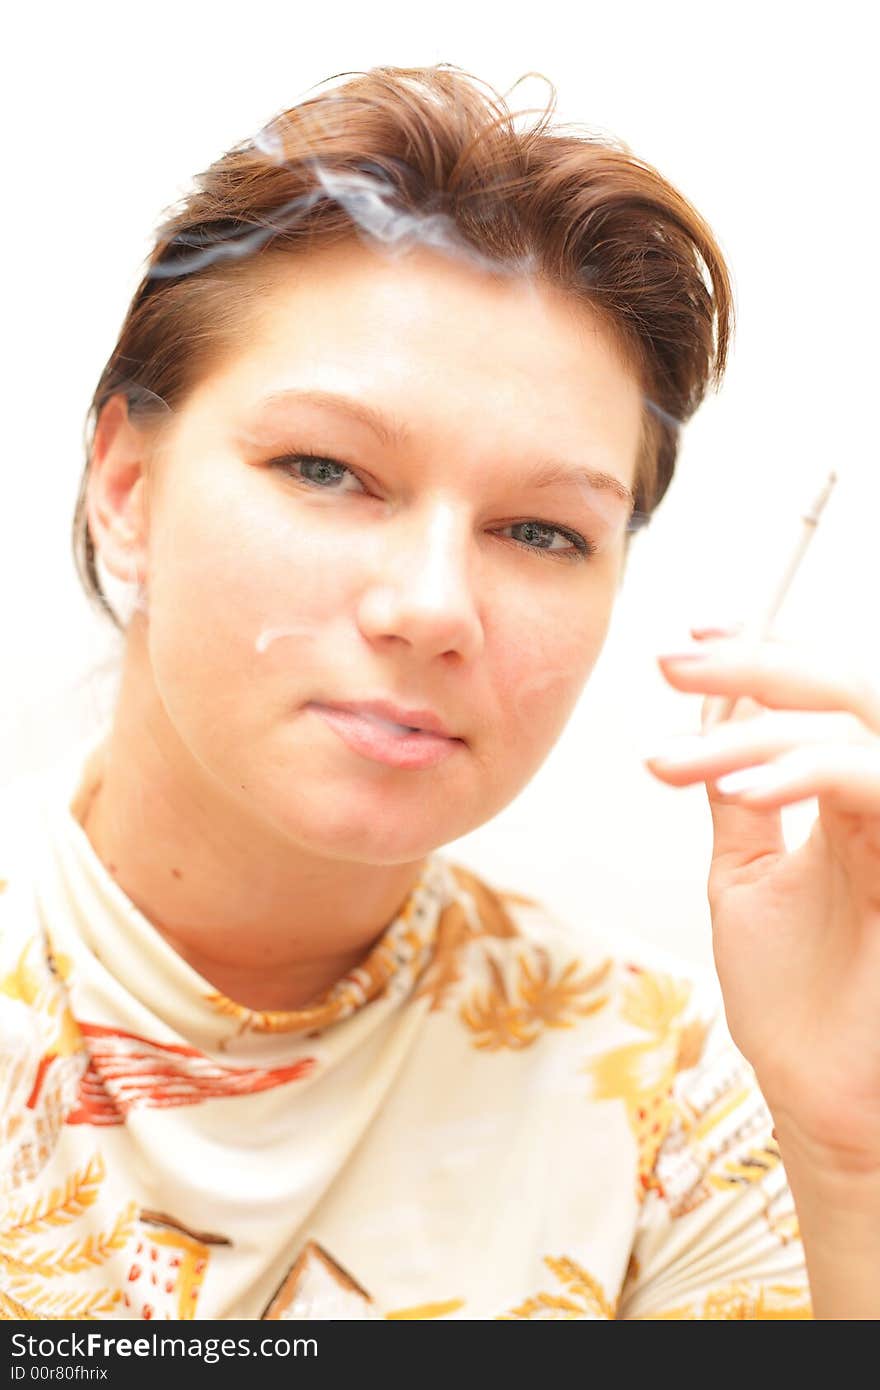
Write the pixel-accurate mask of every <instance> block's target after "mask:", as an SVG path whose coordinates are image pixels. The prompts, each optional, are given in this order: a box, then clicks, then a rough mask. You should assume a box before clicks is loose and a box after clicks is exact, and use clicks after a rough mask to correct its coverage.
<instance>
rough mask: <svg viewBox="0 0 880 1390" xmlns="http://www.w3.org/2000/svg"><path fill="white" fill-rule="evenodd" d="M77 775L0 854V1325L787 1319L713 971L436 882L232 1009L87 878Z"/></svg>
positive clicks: (737, 1066)
mask: <svg viewBox="0 0 880 1390" xmlns="http://www.w3.org/2000/svg"><path fill="white" fill-rule="evenodd" d="M95 746H96V745H95V742H94V741H91V742H90V743H87V744H86V745H81V746H80V747H79V748H78V749H75V750H74V751H73V752H72V753H71V754H70V755H69V756H68V757H67V758H65V759H63V760H61V761H60V762H59V763H58V764H56V766H55V767H53V768H52V769H51V771H50V773H48V774H44V775H43V776H42V777H40V778H37V779H28V786H31V785H32V786H33V788H34V789H35V795H34V796H33V798H32V800H29V801H28V807H29V808H30V810H29V813H28V814H24V813H23V812H22V810H21V802H20V801H19V800H18V798H17V799H16V804H15V807H14V808H12V809H13V814H12V815H7V818H6V819H7V821H8V826H7V825H6V824H5V823H4V831H3V837H2V841H0V1317H4V1318H7V1319H22V1318H77V1319H97V1320H103V1319H111V1318H129V1319H130V1318H139V1319H140V1318H143V1319H175V1320H177V1319H189V1318H196V1319H208V1318H210V1319H213V1318H221V1319H227V1318H246V1319H313V1318H324V1319H326V1318H332V1319H338V1318H342V1319H351V1318H457V1319H462V1318H463V1319H496V1318H501V1319H521V1318H582V1319H610V1318H631V1319H657V1318H809V1317H810V1316H811V1309H810V1302H809V1290H808V1284H807V1279H806V1272H805V1266H804V1255H803V1248H802V1246H801V1242H800V1238H799V1234H798V1224H797V1218H796V1213H795V1210H794V1206H793V1203H792V1199H791V1195H790V1193H789V1190H788V1186H787V1182H786V1178H785V1173H784V1170H783V1167H782V1163H781V1160H780V1154H779V1149H778V1147H777V1145H776V1143H775V1141H774V1139H773V1135H772V1119H771V1117H770V1115H769V1113H768V1111H767V1109H766V1106H765V1105H764V1102H763V1100H762V1097H761V1095H760V1092H759V1091H758V1088H757V1086H756V1083H755V1079H754V1075H753V1073H752V1071H751V1069H750V1068H749V1067H748V1065H747V1064H746V1062H745V1061H744V1059H743V1058H742V1057H741V1055H740V1054H739V1053H738V1052H737V1050H736V1049H735V1047H734V1046H733V1043H732V1041H731V1040H730V1037H729V1035H728V1033H727V1032H726V1028H725V1024H724V1013H723V1007H722V1004H721V998H720V993H719V990H718V986H717V982H716V981H715V979H714V977H713V976H711V975H710V974H709V972H705V971H703V970H701V969H700V968H698V967H693V966H691V965H683V964H682V963H680V962H677V961H674V960H673V959H672V958H670V957H662V958H660V957H659V956H658V953H657V952H656V951H655V950H653V949H651V950H649V948H648V947H647V946H646V947H645V950H644V951H641V950H640V951H639V952H638V953H637V956H634V955H633V954H631V953H626V954H621V953H619V952H618V951H616V950H615V944H614V939H613V935H609V936H607V937H606V936H604V935H603V934H602V933H601V932H600V931H598V930H595V929H593V928H592V927H591V926H589V924H587V925H584V924H581V923H579V924H578V927H577V929H574V928H573V926H569V925H567V924H565V923H563V922H560V921H559V920H558V919H557V918H556V917H555V916H554V915H553V914H552V913H550V912H549V911H548V910H547V909H546V908H545V907H543V906H542V905H541V904H539V903H538V902H535V901H533V900H531V899H530V898H528V897H525V896H523V895H522V894H519V893H514V892H509V891H505V890H503V889H502V888H499V887H495V886H492V885H490V884H489V883H488V882H485V881H483V880H482V879H481V878H479V877H478V876H476V875H475V874H474V873H472V872H471V871H470V870H468V869H466V868H464V867H463V866H461V865H459V864H457V863H454V862H452V861H451V860H449V859H447V858H446V857H445V856H444V855H441V854H434V855H432V856H430V857H429V858H428V860H427V861H426V866H425V869H424V872H423V874H422V877H421V879H420V881H419V883H418V884H417V886H416V888H415V889H414V891H413V893H412V894H411V896H410V898H409V899H408V900H407V902H406V904H405V905H404V907H403V908H402V910H401V911H400V913H399V915H398V916H397V917H396V918H395V919H394V920H393V921H392V922H391V923H390V924H389V925H388V927H387V929H386V930H385V932H384V934H383V935H382V937H381V938H380V940H379V941H378V943H377V944H376V945H375V946H374V947H373V949H372V950H371V951H370V952H369V954H368V955H367V956H366V958H365V959H364V961H363V962H362V964H361V965H360V966H359V967H358V968H357V969H355V970H353V971H351V972H350V973H349V974H348V975H346V976H344V977H343V978H342V979H340V980H339V981H338V982H337V983H336V984H335V985H334V986H333V987H332V988H331V989H329V990H328V991H327V992H326V993H325V994H323V995H322V996H321V997H320V998H317V999H315V1001H314V1002H313V1003H312V1004H311V1005H309V1006H308V1007H305V1008H302V1009H297V1010H294V1011H291V1012H286V1011H284V1012H282V1011H273V1012H259V1011H255V1010H252V1009H248V1008H245V1007H244V1006H243V1005H241V1004H238V1003H236V1002H235V1001H234V1000H232V999H228V998H226V997H225V996H223V995H222V994H219V993H218V992H217V991H216V990H215V989H214V988H212V986H211V985H210V984H209V982H208V981H207V980H205V979H204V978H203V977H202V976H201V975H199V974H198V973H197V972H196V971H195V970H193V969H192V968H191V967H190V966H188V965H187V964H186V963H185V962H184V961H183V960H182V959H181V957H180V956H178V955H177V954H176V953H175V952H174V951H173V950H172V949H171V948H170V947H169V946H168V945H167V944H166V943H165V941H164V940H163V939H162V937H161V936H160V935H159V934H158V933H157V932H156V931H155V929H154V928H153V927H152V926H151V924H150V922H149V921H148V920H147V919H146V918H145V917H144V916H142V915H141V913H140V912H139V911H138V909H137V908H136V907H135V906H134V904H133V903H132V902H131V901H130V900H129V899H128V898H127V897H126V896H125V894H124V893H123V892H122V891H121V889H120V887H119V886H118V884H117V883H116V882H115V880H114V879H113V878H112V876H111V875H110V874H109V873H108V871H107V870H106V869H105V867H104V866H103V864H102V863H101V861H100V860H99V859H98V857H97V855H96V854H95V852H94V850H93V848H92V846H91V843H90V841H89V840H88V838H87V836H86V834H85V832H84V830H83V829H82V827H81V825H80V823H79V820H78V819H77V814H78V813H77V807H78V805H79V804H80V800H81V798H82V797H83V796H84V795H85V793H86V791H87V787H86V784H85V781H84V778H85V777H86V776H87V769H88V766H89V761H88V759H89V754H90V753H91V752H93V751H94V748H95ZM7 810H9V808H7ZM30 811H32V812H33V814H31V813H30Z"/></svg>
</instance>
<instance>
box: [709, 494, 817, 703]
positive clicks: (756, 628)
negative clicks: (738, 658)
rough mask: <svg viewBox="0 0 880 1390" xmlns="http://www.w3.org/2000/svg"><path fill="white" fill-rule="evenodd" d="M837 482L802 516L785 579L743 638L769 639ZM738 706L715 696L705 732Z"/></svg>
mask: <svg viewBox="0 0 880 1390" xmlns="http://www.w3.org/2000/svg"><path fill="white" fill-rule="evenodd" d="M836 482H837V474H836V473H835V472H834V471H833V470H832V471H831V472H830V473H829V475H828V478H827V479H826V481H825V484H824V486H823V488H822V491H821V492H820V493H819V495H818V497H817V498H816V500H815V501H814V503H813V505H812V506H811V507H810V508H809V510H808V511H806V512H805V513H804V515H803V517H802V521H803V526H802V528H801V534H800V536H799V538H798V542H797V545H796V546H795V547H794V550H793V551H792V553H791V555H790V557H789V561H788V564H787V565H786V567H785V570H784V571H783V574H782V577H781V579H780V580H779V583H778V584H777V586H776V589H775V591H774V594H773V598H772V600H771V601H770V603H769V605H768V607H767V608H766V609H765V611H764V612H763V613H762V614H761V615H760V617H758V618H757V619H756V620H755V621H753V622H751V623H748V624H747V625H746V627H745V629H744V631H743V634H742V635H743V637H745V638H746V639H747V640H748V639H752V640H755V641H761V640H762V639H764V638H766V637H769V636H770V634H771V632H772V630H773V624H774V622H775V621H776V615H777V613H778V612H779V610H780V608H781V607H782V605H783V603H784V601H785V596H786V594H787V593H788V591H789V589H790V588H791V583H792V580H793V579H794V577H795V574H796V573H797V571H798V568H799V566H800V564H801V561H802V560H803V558H804V556H805V555H806V553H807V548H808V546H809V544H810V541H811V540H812V539H813V537H814V536H815V534H816V527H817V526H818V525H819V518H820V516H821V515H822V512H823V511H824V510H825V505H826V503H827V501H828V498H829V497H830V496H831V492H832V489H833V488H834V484H835V483H836ZM736 703H737V701H736V697H730V696H727V695H725V696H715V698H714V699H711V700H710V701H709V703H708V704H707V705H706V706H705V713H704V714H703V724H702V727H703V728H704V729H708V728H709V726H710V725H713V724H721V723H723V722H724V720H725V719H729V718H730V716H731V714H732V713H733V711H734V709H735V708H736Z"/></svg>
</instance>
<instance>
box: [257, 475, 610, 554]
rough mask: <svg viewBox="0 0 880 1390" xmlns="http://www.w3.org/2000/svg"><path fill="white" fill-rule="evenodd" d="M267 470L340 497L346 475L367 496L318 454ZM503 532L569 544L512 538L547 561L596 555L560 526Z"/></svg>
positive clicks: (521, 524) (540, 524) (514, 525)
mask: <svg viewBox="0 0 880 1390" xmlns="http://www.w3.org/2000/svg"><path fill="white" fill-rule="evenodd" d="M268 466H269V467H270V468H275V469H278V470H280V471H283V472H286V473H288V474H289V475H290V476H291V477H292V478H293V480H294V481H295V482H300V483H304V484H305V485H306V486H307V487H311V488H314V489H315V490H317V491H320V492H340V493H342V492H343V489H342V488H341V487H337V486H336V484H338V483H340V482H343V481H344V480H345V477H346V475H347V476H348V477H349V478H351V479H353V481H354V482H356V483H357V485H358V489H359V491H358V492H356V493H355V494H354V495H355V496H358V495H360V496H368V495H369V494H368V493H366V492H365V490H364V488H363V485H362V483H361V482H360V479H359V478H358V477H357V474H356V473H355V472H354V471H353V470H352V469H351V468H349V466H348V464H345V463H340V462H339V461H338V459H332V458H325V457H324V456H323V455H321V454H285V455H284V456H283V457H282V458H277V459H272V460H271V461H270V463H269V465H268ZM294 470H296V471H294ZM300 470H305V471H300ZM345 494H348V495H350V494H351V489H345V492H344V494H343V495H345ZM502 530H505V531H527V532H529V533H531V535H532V536H535V534H536V533H537V536H536V539H540V537H541V534H542V533H543V534H544V535H550V536H562V537H563V538H564V539H565V540H567V541H568V543H569V544H568V549H566V550H551V549H550V548H549V546H548V545H533V544H531V543H530V542H528V541H524V540H517V539H516V538H515V537H511V540H512V542H513V544H514V545H518V546H519V547H520V549H521V550H528V551H530V552H531V553H532V554H533V555H542V556H546V557H547V559H550V560H574V561H582V560H588V559H590V558H591V557H592V556H593V555H595V554H596V551H597V547H596V546H595V545H594V544H593V542H592V541H590V540H588V539H587V537H586V536H582V535H581V534H580V533H579V532H578V531H568V530H565V529H563V528H562V527H560V526H551V525H550V523H549V522H546V521H538V520H535V519H533V520H529V521H516V522H511V523H510V525H509V526H505V527H503V528H502Z"/></svg>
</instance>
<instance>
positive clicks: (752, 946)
mask: <svg viewBox="0 0 880 1390" xmlns="http://www.w3.org/2000/svg"><path fill="white" fill-rule="evenodd" d="M692 634H693V636H694V637H695V638H698V639H700V640H698V641H697V642H696V643H695V645H694V648H693V655H690V656H688V657H687V658H685V657H682V656H681V655H679V656H676V655H674V654H668V655H663V656H661V657H659V658H658V659H659V662H660V666H661V670H662V671H663V674H664V676H665V677H666V679H667V680H668V681H669V683H670V684H671V685H673V686H674V687H675V688H676V689H677V690H681V691H690V692H699V693H702V694H704V695H707V696H718V695H721V696H733V697H737V698H738V701H739V702H738V703H737V706H736V711H735V713H734V716H733V718H732V719H731V720H730V721H728V722H727V723H723V724H718V725H716V726H711V725H710V726H709V727H705V728H704V730H703V732H702V733H701V734H698V735H697V736H696V737H693V738H682V739H679V740H677V741H673V742H671V743H670V744H669V745H668V749H664V750H663V752H662V753H657V754H656V755H651V756H650V757H648V758H646V759H645V761H646V763H647V764H648V766H649V767H650V770H651V771H652V772H653V773H654V775H655V776H657V777H658V778H660V780H661V781H663V782H666V783H668V784H669V785H671V786H688V785H691V784H692V783H695V782H700V781H704V782H705V783H706V788H707V791H708V794H709V804H710V807H711V811H712V820H713V824H714V832H715V842H714V849H713V854H712V864H711V868H710V872H709V882H708V896H709V904H710V909H711V914H712V927H713V949H714V955H715V963H716V968H717V971H718V977H719V980H720V982H721V987H722V990H723V994H724V1001H725V1010H726V1015H727V1021H728V1026H729V1028H730V1032H731V1035H732V1037H733V1039H734V1041H735V1043H736V1044H737V1046H738V1048H739V1049H740V1051H741V1052H742V1053H743V1055H744V1056H745V1057H746V1058H747V1059H748V1060H749V1062H750V1063H751V1064H752V1066H753V1067H754V1069H755V1072H756V1074H757V1077H758V1082H759V1084H760V1086H761V1089H762V1091H763V1094H764V1097H765V1099H766V1101H767V1103H768V1105H769V1107H770V1110H771V1112H772V1113H773V1117H774V1120H775V1122H776V1125H777V1129H780V1127H781V1128H782V1130H783V1131H784V1133H785V1135H786V1138H787V1142H788V1144H789V1145H790V1148H791V1149H792V1150H794V1151H795V1152H796V1153H797V1154H798V1155H800V1156H801V1157H803V1161H804V1163H805V1164H806V1166H808V1167H809V1168H810V1169H811V1170H813V1169H815V1170H817V1172H818V1174H819V1175H825V1174H827V1175H828V1176H829V1177H830V1178H831V1179H832V1180H834V1179H835V1178H836V1177H839V1176H841V1175H846V1174H852V1175H855V1174H865V1175H866V1174H868V1173H874V1174H876V1173H878V1172H880V691H878V690H876V689H874V688H872V686H871V685H870V684H869V683H868V682H867V681H866V680H864V679H863V678H862V677H861V676H859V675H858V674H856V673H851V672H849V671H847V670H844V669H842V668H841V669H837V668H836V667H835V666H834V665H833V664H832V663H831V662H830V661H827V660H826V659H824V658H822V657H820V656H817V655H815V654H811V653H810V652H808V651H806V650H804V649H800V648H798V647H795V646H791V645H789V644H787V643H784V642H780V641H777V640H748V639H746V638H744V637H740V636H738V635H726V634H724V633H723V631H722V630H719V629H692ZM705 639H709V640H705ZM712 639H715V640H712ZM712 703H713V704H714V701H713V702H712ZM709 707H710V706H709V702H708V701H707V702H706V703H705V704H704V707H703V709H704V721H705V716H706V712H707V710H708V709H709ZM676 753H677V754H678V755H679V756H678V757H675V760H673V755H674V754H676ZM809 797H818V803H819V815H818V818H817V820H816V822H815V824H814V826H813V829H812V832H811V834H810V837H809V839H808V840H807V842H806V843H805V844H803V845H802V846H801V847H800V848H799V849H797V850H795V851H794V852H789V851H788V850H787V849H786V846H785V841H784V839H783V834H782V824H781V815H780V811H781V808H782V807H783V806H788V805H791V804H793V803H795V802H798V801H802V800H804V799H805V798H809ZM807 1155H808V1156H809V1157H808V1158H807V1157H805V1156H807Z"/></svg>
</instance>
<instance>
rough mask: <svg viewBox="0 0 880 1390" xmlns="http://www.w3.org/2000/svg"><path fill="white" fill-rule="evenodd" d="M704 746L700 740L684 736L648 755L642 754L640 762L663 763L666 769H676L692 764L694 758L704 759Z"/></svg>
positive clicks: (655, 749) (653, 750)
mask: <svg viewBox="0 0 880 1390" xmlns="http://www.w3.org/2000/svg"><path fill="white" fill-rule="evenodd" d="M705 754H706V744H705V742H704V740H703V739H702V738H693V737H688V736H687V735H685V736H684V737H683V738H680V739H678V740H677V742H675V743H667V744H666V745H665V746H662V747H660V748H654V749H652V750H651V752H649V753H643V754H642V761H643V762H645V763H663V764H665V766H666V767H678V766H679V764H681V765H682V766H683V765H684V764H685V763H692V762H694V760H695V759H696V758H702V757H705Z"/></svg>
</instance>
